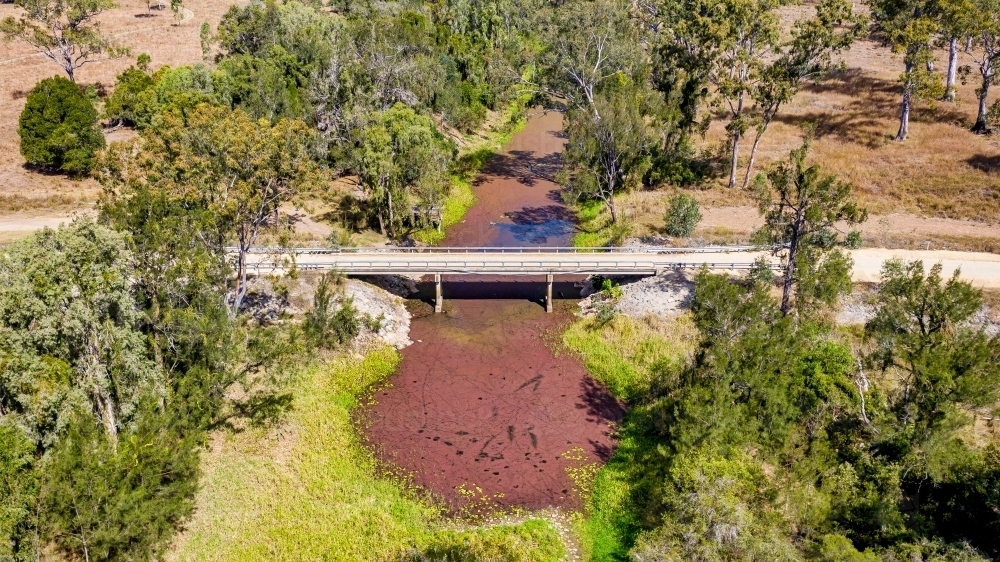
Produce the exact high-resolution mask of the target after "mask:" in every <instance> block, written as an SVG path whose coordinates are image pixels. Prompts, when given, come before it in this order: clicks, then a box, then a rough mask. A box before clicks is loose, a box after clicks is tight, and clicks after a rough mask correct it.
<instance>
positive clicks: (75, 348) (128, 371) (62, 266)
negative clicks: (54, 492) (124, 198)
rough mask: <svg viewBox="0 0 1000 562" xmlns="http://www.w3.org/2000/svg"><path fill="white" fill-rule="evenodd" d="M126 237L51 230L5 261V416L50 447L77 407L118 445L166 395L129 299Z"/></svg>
mask: <svg viewBox="0 0 1000 562" xmlns="http://www.w3.org/2000/svg"><path fill="white" fill-rule="evenodd" d="M132 274H133V270H132V258H131V255H130V253H129V251H128V249H127V248H126V246H125V240H124V237H123V236H122V235H121V234H119V233H117V232H114V231H112V230H110V229H108V228H106V227H102V226H99V225H97V224H96V223H94V222H93V220H80V221H77V222H75V223H73V224H72V225H71V226H68V227H60V228H59V230H50V229H45V230H42V231H40V232H38V233H37V234H35V235H33V236H31V237H30V238H27V239H25V240H23V241H20V242H17V243H15V244H14V245H13V246H12V247H11V248H10V250H9V251H7V252H5V253H4V254H3V256H0V350H2V351H0V411H2V412H6V413H7V415H9V416H12V418H13V419H14V420H16V421H17V423H18V425H20V426H21V427H22V428H25V429H26V430H27V431H28V432H29V436H30V437H31V439H32V440H33V441H34V442H35V443H37V444H38V445H39V446H50V445H51V444H52V443H54V441H55V440H56V438H57V436H58V434H59V432H60V431H61V430H62V429H63V428H64V427H65V426H66V424H67V423H69V419H70V418H71V417H72V415H73V414H74V412H75V411H76V410H77V408H80V409H82V410H83V411H85V412H88V413H89V414H91V416H92V419H93V420H94V422H96V423H100V425H101V426H103V428H104V431H105V433H106V434H107V435H108V438H109V439H110V440H111V441H112V442H115V441H117V439H118V434H119V433H120V432H122V431H124V430H125V429H126V428H127V427H129V426H130V425H131V424H133V423H134V422H135V420H136V416H137V414H138V408H139V403H140V401H141V400H142V399H143V398H145V397H150V396H157V395H159V396H162V395H163V392H164V380H163V373H162V372H161V371H160V370H159V369H157V367H156V365H154V364H153V363H152V362H151V361H149V359H148V358H147V356H146V346H145V339H144V337H143V335H142V334H141V333H140V332H139V331H138V324H139V322H140V311H139V310H137V308H136V305H135V302H134V301H133V300H132V292H131V283H132Z"/></svg>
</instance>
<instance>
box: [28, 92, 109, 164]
mask: <svg viewBox="0 0 1000 562" xmlns="http://www.w3.org/2000/svg"><path fill="white" fill-rule="evenodd" d="M17 134H18V136H20V137H21V155H22V156H24V159H25V160H26V161H27V162H28V163H29V164H32V165H34V166H41V167H43V168H49V169H54V170H59V171H61V172H66V173H69V174H72V175H83V174H86V173H87V172H88V171H90V168H91V165H92V164H93V157H94V152H95V151H97V150H99V149H101V148H103V147H104V135H102V134H101V132H100V131H99V130H98V129H97V111H96V110H95V109H94V106H93V104H91V103H90V100H89V99H87V96H86V95H84V93H83V92H82V91H80V88H79V87H78V86H77V85H76V84H74V83H72V82H70V81H69V80H67V79H65V78H62V77H59V76H54V77H52V78H46V79H45V80H42V81H41V82H39V83H38V84H36V85H35V87H34V88H33V89H32V90H31V93H30V94H28V99H27V101H26V102H25V105H24V110H22V111H21V117H20V118H19V119H18V127H17Z"/></svg>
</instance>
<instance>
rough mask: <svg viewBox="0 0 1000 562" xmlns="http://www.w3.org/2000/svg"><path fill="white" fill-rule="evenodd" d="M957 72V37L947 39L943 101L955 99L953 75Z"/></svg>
mask: <svg viewBox="0 0 1000 562" xmlns="http://www.w3.org/2000/svg"><path fill="white" fill-rule="evenodd" d="M957 72H958V37H952V38H951V40H949V41H948V77H947V78H946V81H945V85H944V99H945V101H951V102H953V101H955V75H956V74H957Z"/></svg>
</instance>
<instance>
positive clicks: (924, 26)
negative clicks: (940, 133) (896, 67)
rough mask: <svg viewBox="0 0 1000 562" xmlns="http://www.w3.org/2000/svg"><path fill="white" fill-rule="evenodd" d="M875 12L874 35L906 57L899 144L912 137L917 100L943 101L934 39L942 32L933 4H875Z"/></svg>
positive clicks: (921, 0)
mask: <svg viewBox="0 0 1000 562" xmlns="http://www.w3.org/2000/svg"><path fill="white" fill-rule="evenodd" d="M871 12H872V18H873V23H874V31H875V34H876V36H877V37H879V39H880V40H881V41H882V44H884V45H886V46H889V47H890V48H892V51H893V52H895V53H901V54H902V55H903V65H904V71H903V74H902V75H901V76H900V82H901V83H902V85H903V94H902V103H901V105H900V110H899V131H898V132H897V133H896V140H897V141H904V140H906V137H907V135H909V133H910V112H911V111H912V109H913V102H914V101H915V100H916V99H925V100H933V99H937V98H939V97H941V95H942V94H943V88H942V86H941V83H940V77H939V76H937V75H936V74H934V72H933V70H931V65H930V64H929V63H931V62H932V61H933V56H934V54H933V52H932V51H931V47H930V45H931V39H932V38H933V37H934V35H935V34H937V33H938V31H939V29H940V20H939V18H938V17H937V14H936V12H935V7H934V5H933V3H932V2H930V1H926V0H873V1H872V3H871Z"/></svg>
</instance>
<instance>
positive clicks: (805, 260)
mask: <svg viewBox="0 0 1000 562" xmlns="http://www.w3.org/2000/svg"><path fill="white" fill-rule="evenodd" d="M811 136H812V135H811V134H809V135H807V136H806V140H805V142H804V143H803V144H802V146H801V147H799V148H797V149H795V150H793V151H792V152H791V154H790V155H789V158H788V161H787V162H782V163H779V164H777V165H776V166H774V168H772V169H771V170H770V171H769V172H768V174H767V177H766V179H765V178H764V177H763V176H758V177H757V181H756V185H755V189H754V198H755V199H756V201H757V206H758V209H759V210H760V214H761V215H762V216H763V217H764V226H762V227H761V228H760V230H758V232H757V233H756V234H755V238H756V239H757V241H759V242H761V243H766V244H774V245H775V246H776V251H783V252H785V260H784V261H785V272H784V276H783V280H782V295H781V311H782V312H783V313H784V314H788V313H789V312H790V311H791V310H792V308H793V306H794V307H796V308H799V309H808V308H810V307H812V306H813V304H814V303H820V304H832V303H833V302H834V301H835V300H836V299H837V297H838V296H839V295H840V294H841V293H843V292H845V291H849V290H850V288H851V277H850V273H851V271H850V269H851V264H850V258H848V257H847V256H845V255H843V254H842V253H841V252H840V251H839V250H836V246H837V245H838V244H840V243H841V242H842V241H841V240H840V239H839V235H838V233H837V230H836V228H837V225H838V224H839V223H846V224H848V225H857V224H860V223H862V222H864V221H865V220H867V218H868V212H867V211H866V210H865V209H864V208H862V207H860V206H859V205H858V203H857V202H856V201H855V199H854V197H853V196H852V195H851V185H850V184H849V183H846V182H842V181H840V180H838V179H837V177H836V176H833V175H823V174H822V170H821V169H820V167H819V165H816V164H814V165H812V166H809V165H807V164H806V156H807V155H808V153H809V146H810V142H811ZM856 236H857V235H856V234H852V235H850V238H852V239H853V238H855V237H856ZM793 293H794V299H795V300H794V303H793V300H792V298H793Z"/></svg>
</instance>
